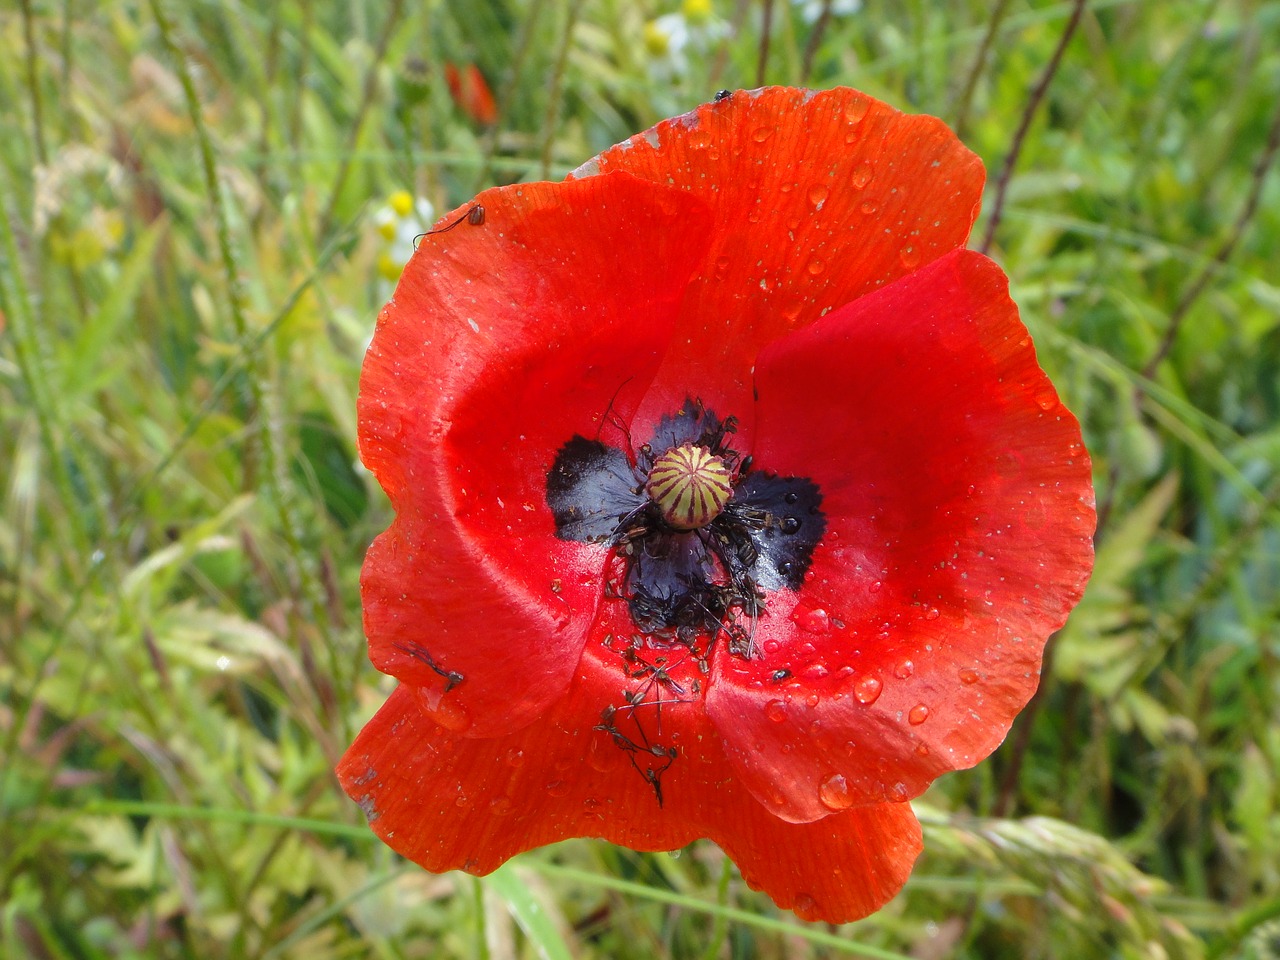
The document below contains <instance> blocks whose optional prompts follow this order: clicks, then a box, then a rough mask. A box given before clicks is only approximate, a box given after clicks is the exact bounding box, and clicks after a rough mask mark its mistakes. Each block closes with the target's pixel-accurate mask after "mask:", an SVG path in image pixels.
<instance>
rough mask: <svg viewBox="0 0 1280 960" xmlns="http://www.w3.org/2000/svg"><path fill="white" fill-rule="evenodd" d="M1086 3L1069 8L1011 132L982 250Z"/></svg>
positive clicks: (1001, 210) (997, 223) (986, 247)
mask: <svg viewBox="0 0 1280 960" xmlns="http://www.w3.org/2000/svg"><path fill="white" fill-rule="evenodd" d="M1088 2H1089V0H1075V6H1073V7H1072V8H1071V16H1070V17H1069V18H1068V19H1067V26H1066V28H1065V29H1064V30H1063V31H1062V36H1061V37H1060V38H1059V39H1058V46H1057V49H1055V50H1054V51H1053V56H1052V57H1050V58H1049V63H1048V65H1047V66H1046V67H1045V68H1044V73H1043V74H1041V76H1040V81H1039V82H1038V83H1037V84H1036V86H1035V89H1034V90H1032V91H1031V96H1030V97H1029V98H1028V99H1027V107H1026V109H1025V110H1023V111H1022V119H1021V120H1019V121H1018V130H1017V132H1016V133H1015V134H1014V135H1013V143H1012V145H1011V146H1010V147H1009V155H1008V156H1007V157H1005V158H1004V166H1003V167H1002V168H1001V170H1000V179H999V180H998V181H997V183H996V199H995V203H994V205H993V206H992V207H991V218H990V219H989V220H988V221H987V232H986V234H985V235H984V236H983V238H982V245H981V246H980V247H979V248H978V249H979V250H981V251H982V252H983V253H986V252H987V251H988V250H990V249H991V241H992V240H993V239H994V238H995V234H996V228H997V227H999V226H1000V220H1001V217H1002V216H1003V215H1004V201H1005V196H1006V194H1007V193H1008V190H1009V181H1010V180H1011V179H1012V178H1013V168H1014V166H1016V165H1017V163H1018V155H1019V154H1021V153H1022V145H1023V143H1024V142H1025V141H1026V138H1027V132H1028V131H1029V130H1030V129H1031V121H1032V120H1034V119H1035V115H1036V111H1037V110H1038V109H1039V107H1040V101H1041V100H1043V99H1044V95H1045V94H1046V93H1048V91H1049V84H1051V83H1053V78H1054V77H1055V76H1057V73H1058V67H1059V65H1061V63H1062V56H1063V54H1065V53H1066V52H1067V44H1068V43H1070V42H1071V37H1072V36H1073V35H1074V34H1075V32H1076V28H1077V27H1078V26H1080V19H1081V17H1083V16H1084V8H1085V6H1086V5H1087V4H1088Z"/></svg>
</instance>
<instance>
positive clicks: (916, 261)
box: [898, 245, 920, 269]
mask: <svg viewBox="0 0 1280 960" xmlns="http://www.w3.org/2000/svg"><path fill="white" fill-rule="evenodd" d="M898 259H899V260H901V261H902V265H903V266H904V267H906V268H907V269H911V268H913V267H917V266H919V265H920V251H919V250H917V249H916V248H915V247H913V246H910V245H908V246H905V247H903V248H902V249H901V250H899V251H898Z"/></svg>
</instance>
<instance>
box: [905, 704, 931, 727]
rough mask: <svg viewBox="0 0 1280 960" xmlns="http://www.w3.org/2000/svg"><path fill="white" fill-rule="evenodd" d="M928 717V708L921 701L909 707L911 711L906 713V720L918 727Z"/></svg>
mask: <svg viewBox="0 0 1280 960" xmlns="http://www.w3.org/2000/svg"><path fill="white" fill-rule="evenodd" d="M928 719H929V708H928V707H926V706H925V705H924V704H923V703H917V704H916V705H915V706H914V707H912V708H911V712H910V713H908V714H907V722H908V723H910V724H911V725H912V726H913V727H918V726H920V724H922V723H924V722H925V721H926V720H928Z"/></svg>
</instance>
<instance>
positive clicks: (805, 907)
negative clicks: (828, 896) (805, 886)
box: [791, 893, 818, 920]
mask: <svg viewBox="0 0 1280 960" xmlns="http://www.w3.org/2000/svg"><path fill="white" fill-rule="evenodd" d="M791 909H792V910H794V911H795V914H796V916H797V917H799V918H800V919H801V920H813V919H815V918H816V916H817V913H818V901H817V900H815V899H813V897H811V896H809V894H807V893H797V894H796V902H795V903H793V904H792V905H791Z"/></svg>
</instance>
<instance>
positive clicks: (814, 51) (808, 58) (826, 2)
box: [800, 0, 1008, 85]
mask: <svg viewBox="0 0 1280 960" xmlns="http://www.w3.org/2000/svg"><path fill="white" fill-rule="evenodd" d="M833 2H834V0H822V12H821V13H819V14H818V19H817V20H816V21H814V24H813V30H812V32H810V34H809V42H808V43H806V44H805V47H804V60H803V61H802V62H801V64H800V83H801V84H802V85H804V84H807V83H808V82H809V77H810V75H811V74H812V73H813V60H814V58H815V57H816V56H817V55H818V47H820V46H821V45H822V37H823V34H825V33H826V32H827V24H829V23H830V22H831V4H832V3H833ZM1005 2H1008V0H1005Z"/></svg>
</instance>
